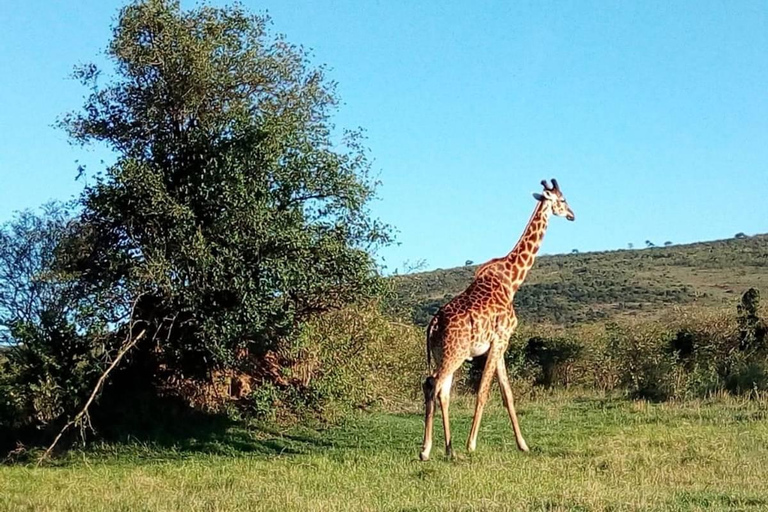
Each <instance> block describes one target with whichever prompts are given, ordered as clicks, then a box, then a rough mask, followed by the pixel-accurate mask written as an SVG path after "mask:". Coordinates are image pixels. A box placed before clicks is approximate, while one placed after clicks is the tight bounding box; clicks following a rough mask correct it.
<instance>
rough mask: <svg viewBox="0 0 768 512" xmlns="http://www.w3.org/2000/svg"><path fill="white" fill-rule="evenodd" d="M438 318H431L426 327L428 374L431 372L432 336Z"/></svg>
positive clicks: (436, 316)
mask: <svg viewBox="0 0 768 512" xmlns="http://www.w3.org/2000/svg"><path fill="white" fill-rule="evenodd" d="M438 316H439V315H435V316H433V317H432V320H430V321H429V325H427V371H430V372H431V371H432V334H433V333H434V332H435V330H436V329H437V323H438V321H439V320H438Z"/></svg>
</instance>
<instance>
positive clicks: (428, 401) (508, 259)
mask: <svg viewBox="0 0 768 512" xmlns="http://www.w3.org/2000/svg"><path fill="white" fill-rule="evenodd" d="M541 184H542V186H543V187H544V190H543V191H542V193H541V194H533V197H534V198H535V199H536V207H535V208H534V210H533V214H532V215H531V219H530V220H529V221H528V225H527V226H526V228H525V231H523V234H522V236H521V237H520V240H519V241H518V242H517V244H516V245H515V247H514V248H513V249H512V251H510V252H509V254H507V255H506V256H504V257H502V258H494V259H492V260H490V261H488V262H487V263H484V264H483V265H481V266H480V267H479V268H478V269H477V271H476V272H475V276H474V279H473V280H472V283H470V285H469V286H468V287H467V289H466V290H464V291H463V292H462V293H461V294H460V295H457V296H456V297H454V298H453V299H451V301H450V302H448V303H447V304H445V305H444V306H443V307H441V308H440V309H439V310H438V312H437V313H436V314H435V316H434V317H433V318H432V320H430V322H429V325H428V327H427V365H428V366H429V368H430V369H431V368H432V358H434V360H435V367H436V370H435V371H434V373H432V374H431V375H430V376H429V377H427V379H426V380H425V381H424V386H423V388H424V404H425V417H424V444H423V445H422V449H421V454H420V455H419V458H420V459H421V460H429V454H430V451H431V450H432V426H433V421H434V416H435V398H437V400H438V402H439V403H440V411H441V413H442V416H443V429H444V432H445V451H446V454H447V455H448V456H449V457H452V456H453V448H452V447H451V427H450V421H449V419H448V405H449V401H450V395H451V384H452V383H453V374H454V373H455V372H456V370H457V369H458V368H459V367H460V366H461V364H462V363H463V362H464V361H465V360H471V359H472V358H473V357H477V356H480V355H483V354H487V360H486V363H485V368H484V370H483V375H482V377H481V379H480V388H479V390H478V394H477V403H476V405H475V414H474V417H473V419H472V428H471V430H470V433H469V439H468V440H467V450H468V451H470V452H473V451H474V450H475V447H476V446H477V432H478V430H479V428H480V419H481V418H482V415H483V408H484V407H485V403H486V401H487V400H488V392H489V390H490V387H491V381H492V380H493V375H494V374H495V375H496V377H497V378H498V379H499V387H500V388H501V394H502V398H503V400H504V405H505V406H506V408H507V412H508V413H509V418H510V420H511V421H512V429H513V430H514V432H515V441H516V442H517V447H518V448H519V449H520V450H521V451H524V452H527V451H528V445H527V444H526V443H525V440H524V439H523V435H522V433H521V431H520V425H519V423H518V421H517V414H516V413H515V405H514V401H513V399H512V390H511V389H510V386H509V379H508V377H507V369H506V366H505V365H504V352H505V351H506V349H507V345H508V343H509V338H510V336H511V335H512V333H513V332H514V330H515V328H516V327H517V317H516V316H515V310H514V307H513V301H514V296H515V292H516V291H517V290H518V288H520V285H521V284H522V283H523V281H524V280H525V277H526V275H527V274H528V271H529V270H530V268H531V267H532V266H533V262H534V259H535V257H536V253H537V252H538V250H539V247H541V242H542V239H543V238H544V233H545V231H546V229H547V222H548V221H549V217H550V215H552V214H554V215H557V216H560V217H565V218H566V219H568V220H574V219H575V216H574V214H573V211H572V210H571V208H570V207H569V206H568V203H567V202H566V201H565V198H564V197H563V194H562V192H561V191H560V187H559V186H558V184H557V181H556V180H555V179H552V184H551V185H547V182H546V180H544V181H542V182H541Z"/></svg>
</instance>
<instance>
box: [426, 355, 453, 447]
mask: <svg viewBox="0 0 768 512" xmlns="http://www.w3.org/2000/svg"><path fill="white" fill-rule="evenodd" d="M461 363H462V360H461V359H458V358H443V359H442V361H441V362H440V366H439V368H438V370H437V372H435V373H434V374H433V375H432V376H430V377H427V380H425V381H424V409H425V411H424V444H423V445H422V447H421V453H420V454H419V458H420V459H421V460H429V454H430V451H431V450H432V428H433V425H434V422H435V399H436V398H437V399H438V400H439V401H440V412H441V413H442V416H443V431H444V432H445V451H446V453H447V454H448V455H449V456H451V455H453V449H452V447H451V423H450V419H449V416H448V406H449V403H450V395H451V384H452V382H453V374H454V373H455V372H456V370H457V369H458V368H459V367H460V366H461Z"/></svg>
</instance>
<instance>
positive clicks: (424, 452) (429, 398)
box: [419, 375, 435, 460]
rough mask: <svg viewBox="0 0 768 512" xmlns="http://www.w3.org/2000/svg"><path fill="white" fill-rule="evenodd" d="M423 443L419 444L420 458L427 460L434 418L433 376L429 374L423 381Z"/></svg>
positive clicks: (430, 446)
mask: <svg viewBox="0 0 768 512" xmlns="http://www.w3.org/2000/svg"><path fill="white" fill-rule="evenodd" d="M423 389H424V443H423V444H422V445H421V453H420V454H419V458H420V459H421V460H429V452H430V451H432V425H433V423H434V420H435V377H434V376H433V375H430V376H429V377H427V380H425V381H424V385H423Z"/></svg>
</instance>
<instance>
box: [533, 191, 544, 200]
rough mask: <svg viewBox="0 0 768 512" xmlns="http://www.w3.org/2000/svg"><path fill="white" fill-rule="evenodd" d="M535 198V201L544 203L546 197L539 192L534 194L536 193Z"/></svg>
mask: <svg viewBox="0 0 768 512" xmlns="http://www.w3.org/2000/svg"><path fill="white" fill-rule="evenodd" d="M533 198H534V199H535V200H537V201H543V200H544V196H543V195H541V194H539V193H538V192H534V193H533Z"/></svg>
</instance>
